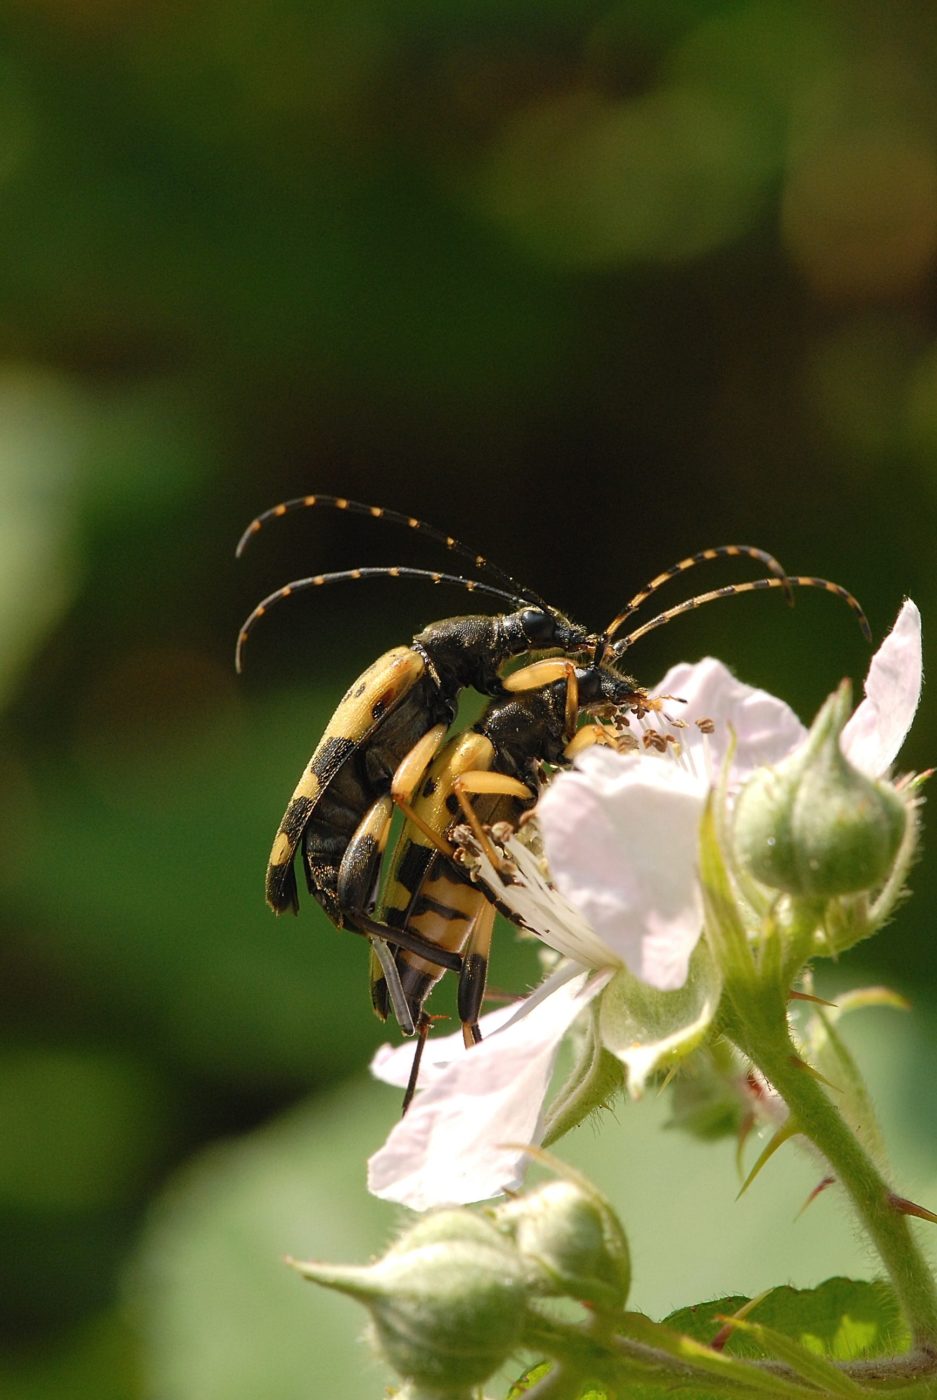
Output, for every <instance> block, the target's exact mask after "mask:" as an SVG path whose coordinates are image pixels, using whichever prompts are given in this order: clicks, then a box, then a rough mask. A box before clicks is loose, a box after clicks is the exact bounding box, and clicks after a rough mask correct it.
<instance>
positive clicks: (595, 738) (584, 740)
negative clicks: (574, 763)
mask: <svg viewBox="0 0 937 1400" xmlns="http://www.w3.org/2000/svg"><path fill="white" fill-rule="evenodd" d="M593 744H604V745H605V746H606V748H615V747H616V743H615V735H614V734H610V733H609V731H608V729H607V728H606V726H605V725H604V724H586V725H583V727H582V729H577V731H576V733H575V734H574V735H573V737H572V738H571V739H570V741H569V743H568V744H567V745H566V748H565V749H564V750H563V758H564V759H566V760H567V761H571V760H572V759H574V758H575V757H576V755H577V753H582V751H583V749H588V748H591V746H592V745H593Z"/></svg>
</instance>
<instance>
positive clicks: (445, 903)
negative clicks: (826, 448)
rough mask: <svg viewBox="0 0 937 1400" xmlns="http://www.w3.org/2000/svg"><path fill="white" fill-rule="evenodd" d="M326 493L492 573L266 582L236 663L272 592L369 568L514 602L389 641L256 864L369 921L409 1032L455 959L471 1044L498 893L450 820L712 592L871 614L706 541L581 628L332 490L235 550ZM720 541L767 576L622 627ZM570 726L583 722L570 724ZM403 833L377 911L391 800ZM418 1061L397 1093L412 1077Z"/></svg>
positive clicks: (506, 784) (375, 972) (510, 798)
mask: <svg viewBox="0 0 937 1400" xmlns="http://www.w3.org/2000/svg"><path fill="white" fill-rule="evenodd" d="M315 506H327V507H331V508H333V509H336V510H340V511H346V512H354V513H358V514H365V515H369V516H371V517H372V518H375V519H383V520H386V521H389V522H391V523H395V524H402V525H404V526H406V527H407V528H409V529H410V530H412V531H414V532H417V533H420V534H423V535H427V536H429V537H430V538H432V539H434V540H435V541H437V542H438V543H440V544H442V545H443V546H444V547H445V548H446V549H447V550H449V551H450V552H452V553H455V554H457V555H460V556H462V557H465V558H468V559H469V560H470V561H471V563H472V566H473V568H474V569H475V570H476V571H477V572H485V573H487V574H488V575H489V577H491V578H493V579H496V580H497V583H494V582H483V581H481V580H479V579H476V578H472V577H469V578H466V577H461V576H458V575H452V574H445V573H439V572H436V571H430V570H426V569H415V568H405V567H402V566H401V567H390V568H362V569H353V570H347V571H342V572H339V573H331V574H319V575H315V576H312V577H309V578H304V579H299V580H296V581H294V582H292V583H290V584H288V585H286V586H285V587H283V588H280V589H278V590H277V591H276V592H275V593H273V594H271V595H270V596H269V597H267V598H265V599H264V600H263V602H262V603H260V604H259V605H258V606H257V607H256V608H255V609H254V611H253V612H252V613H251V614H250V616H249V617H248V619H247V621H246V622H245V624H244V626H243V628H242V630H241V633H240V635H239V637H238V647H237V664H238V668H239V669H240V665H241V661H242V656H243V650H244V646H245V643H246V641H247V638H248V636H249V634H250V632H251V631H252V629H253V627H254V626H255V624H256V623H257V621H258V620H259V619H260V618H261V617H263V616H264V615H265V614H266V612H267V611H268V610H269V608H270V607H271V606H273V605H274V604H275V603H277V602H280V601H281V600H283V599H285V598H287V597H290V596H292V595H293V594H294V593H297V592H300V591H303V590H306V589H311V588H316V587H321V586H324V585H326V584H330V583H335V582H343V581H348V580H360V579H367V578H381V579H387V578H420V579H424V580H429V581H431V582H433V583H436V584H439V583H447V584H452V585H454V586H459V587H462V588H464V589H466V590H468V591H469V592H473V593H478V594H481V595H483V596H487V597H490V598H493V599H497V600H498V601H499V602H500V603H502V605H504V604H507V605H509V606H510V608H511V611H509V612H504V613H501V614H497V615H495V616H484V615H482V616H469V617H453V618H448V619H445V620H443V621H440V622H436V623H433V624H431V625H430V626H429V627H427V628H425V629H424V630H423V631H422V632H420V633H418V634H417V636H415V637H414V639H413V641H412V643H411V644H410V645H409V646H398V647H395V648H393V649H392V650H391V651H388V652H386V653H385V654H384V655H383V656H381V657H380V658H379V659H378V660H377V661H375V662H374V663H373V665H372V666H370V667H369V668H368V669H367V670H366V671H365V672H364V674H363V675H362V676H361V677H359V679H358V680H357V681H355V682H354V684H353V685H352V686H351V687H350V689H349V690H348V691H347V693H346V695H345V696H344V698H343V699H342V701H341V702H340V703H339V706H338V708H337V710H336V711H335V714H334V715H333V716H332V719H331V720H330V721H329V724H328V726H327V728H326V732H325V734H324V735H323V737H322V739H321V740H320V742H319V744H318V745H317V747H316V749H315V751H314V753H313V755H312V758H311V759H310V760H309V763H308V764H307V766H306V768H305V770H304V772H303V774H302V776H301V778H300V780H299V782H298V784H297V786H296V788H295V790H294V792H293V796H292V798H291V799H290V802H289V805H288V806H287V809H286V813H285V815H284V817H283V820H282V821H281V823H280V827H279V829H278V831H277V835H276V838H275V840H274V845H273V850H272V852H271V856H270V861H269V864H268V867H267V901H268V903H269V904H270V905H271V907H272V908H273V909H274V910H275V911H276V912H277V913H282V912H283V911H284V910H286V909H292V910H293V911H294V912H295V911H296V910H297V909H298V903H299V900H298V892H297V886H296V877H295V873H294V862H295V857H296V854H297V852H298V851H301V857H302V863H303V868H304V871H305V876H306V882H307V885H308V888H309V891H310V893H311V894H312V895H313V896H314V897H315V898H316V899H317V900H318V901H319V902H320V904H321V905H322V906H323V908H324V909H325V911H326V913H327V914H328V915H329V917H330V918H331V920H332V921H333V923H335V924H336V925H337V926H338V927H340V928H349V929H351V930H353V931H355V932H358V933H361V934H364V935H366V936H368V937H369V938H370V940H371V947H372V1002H373V1005H374V1007H375V1010H376V1011H377V1013H378V1014H379V1015H380V1016H381V1017H382V1018H383V1017H386V1016H387V1014H388V1011H389V1010H390V1009H392V1010H393V1011H394V1014H395V1017H396V1019H397V1020H398V1022H399V1024H400V1026H401V1029H402V1030H403V1031H404V1033H405V1034H413V1033H414V1032H415V1031H416V1032H419V1033H420V1037H421V1044H422V1039H423V1037H424V1036H425V1032H426V1027H427V1025H428V1024H429V1022H428V1018H427V1017H426V1015H425V1012H424V1010H423V1005H424V1002H425V1000H426V997H427V996H428V994H429V992H430V990H431V989H432V987H433V986H434V985H435V982H436V981H438V979H439V977H440V976H441V975H442V973H443V971H444V970H445V969H452V970H454V971H457V972H458V973H459V1014H460V1018H461V1020H462V1023H463V1032H464V1035H465V1039H466V1043H467V1044H470V1043H472V1042H473V1041H474V1040H475V1039H477V1038H478V1025H477V1022H478V1016H479V1012H480V1008H481V1002H482V998H483V995H484V988H485V978H486V973H487V963H488V949H489V945H490V938H491V926H492V923H493V918H494V907H493V905H492V904H491V902H490V901H489V899H488V897H487V896H486V895H485V893H484V892H483V891H482V890H481V888H480V887H479V886H477V885H474V884H471V882H469V881H468V879H467V876H466V874H465V872H464V871H463V870H462V869H461V868H460V867H459V866H458V865H457V864H456V863H455V862H454V860H453V855H454V848H453V846H452V843H451V841H450V836H449V832H450V828H451V827H452V826H453V825H454V824H455V823H456V822H457V821H458V820H460V819H461V820H465V821H467V822H468V823H469V824H470V825H472V826H473V828H474V829H475V831H476V835H477V837H478V838H479V839H480V840H482V841H484V840H485V836H484V829H483V828H484V825H485V824H489V825H490V824H491V823H492V822H494V821H508V822H510V823H511V824H512V825H516V823H517V820H518V819H519V816H520V814H521V813H522V812H523V811H524V810H526V809H528V808H529V807H531V806H532V805H533V803H534V801H535V800H536V773H537V770H538V766H539V764H540V763H543V762H546V763H551V764H561V763H563V762H567V761H569V758H570V756H571V754H572V753H573V752H574V751H575V750H576V749H577V748H578V747H581V746H582V744H583V743H585V742H588V741H589V740H594V739H601V738H602V737H603V734H602V732H601V727H598V728H596V726H590V727H589V728H588V730H587V731H582V730H578V722H579V719H580V716H581V715H588V714H594V713H595V712H596V711H599V710H608V709H612V710H614V711H616V712H618V713H619V714H624V713H627V712H628V711H634V712H637V713H638V714H641V713H643V712H645V711H646V710H647V709H648V708H649V707H651V705H652V703H653V702H651V701H650V700H649V697H648V696H647V694H646V692H645V691H644V690H643V689H642V688H641V687H639V686H637V685H636V683H635V682H634V681H633V680H632V679H631V678H629V677H627V676H624V675H623V674H622V673H621V672H620V670H619V666H620V662H621V659H622V657H623V655H624V653H625V651H627V649H628V648H629V647H630V646H631V645H632V644H633V643H634V642H635V641H636V640H637V639H638V638H639V637H640V636H643V635H644V634H645V633H647V632H648V631H651V630H652V629H653V628H656V627H659V626H663V625H664V624H665V623H667V622H669V621H670V620H671V619H672V618H673V617H676V616H678V615H679V614H680V613H682V612H685V611H688V610H689V609H691V608H695V607H699V606H700V605H701V604H703V603H706V602H709V601H711V600H713V599H715V598H719V597H729V596H733V595H734V594H737V593H743V592H749V591H752V590H754V589H761V588H781V589H784V590H785V592H786V593H787V595H788V598H789V599H791V598H792V587H793V586H794V585H797V586H801V587H814V588H822V589H824V590H826V591H827V592H831V593H834V594H836V595H837V596H839V597H841V598H843V599H844V600H845V601H846V602H847V603H848V604H849V606H850V607H851V608H852V609H853V611H854V612H855V613H856V614H857V616H858V618H859V621H860V624H861V625H862V627H863V631H864V632H865V633H866V635H867V636H870V632H869V628H868V623H867V621H866V619H865V615H864V614H863V612H862V609H861V608H860V606H859V604H858V603H857V601H856V600H855V598H853V596H852V595H851V594H849V593H847V592H846V590H845V589H843V588H841V587H840V586H839V585H838V584H833V583H830V582H828V581H827V580H825V579H816V578H809V577H797V576H794V577H791V576H788V575H787V574H786V573H785V572H784V570H783V569H782V567H781V565H780V564H779V563H778V562H777V560H775V559H774V558H773V556H771V555H769V554H767V553H765V551H763V550H760V549H756V548H754V547H751V546H742V545H726V546H721V547H718V548H714V549H707V550H703V551H700V552H699V553H697V554H694V555H691V556H689V557H688V558H686V559H682V560H680V561H679V562H678V563H677V564H675V565H673V566H672V567H671V568H670V569H668V570H666V571H665V572H664V573H662V574H659V575H657V577H656V578H654V579H652V580H651V581H650V583H649V584H647V586H646V587H645V588H644V589H642V590H641V591H640V592H639V593H637V594H635V596H634V597H633V598H632V599H631V600H630V602H629V603H628V604H627V605H626V607H625V608H624V609H622V611H621V612H620V613H618V614H617V616H616V617H615V618H614V619H613V620H612V622H611V623H610V624H609V626H608V627H607V628H606V629H605V630H604V632H602V633H599V634H593V633H589V632H588V631H587V630H586V629H585V628H583V627H581V626H579V625H578V624H576V623H574V622H572V621H570V619H568V618H567V617H565V616H564V615H563V614H562V613H561V612H559V611H558V610H557V609H555V608H553V607H552V606H551V605H550V604H548V603H547V602H545V601H544V599H543V598H541V597H540V596H539V595H538V594H537V593H535V592H534V591H533V590H530V589H527V588H523V587H521V586H520V585H519V584H517V583H516V582H515V580H514V579H513V578H511V577H510V575H508V574H506V573H504V572H503V570H501V569H499V568H497V566H495V565H493V564H491V563H489V561H488V560H487V559H485V558H484V556H482V555H480V554H477V553H476V552H474V551H472V550H469V549H468V548H467V547H466V546H465V545H463V544H462V543H461V542H460V541H458V540H456V539H455V538H454V537H452V536H450V535H446V534H443V533H442V532H440V531H438V530H435V529H434V528H433V527H432V526H429V525H427V524H426V523H425V522H424V521H421V520H418V519H417V518H415V517H411V516H404V515H400V514H398V513H397V512H395V511H390V510H385V509H383V508H381V507H377V506H366V505H362V504H360V503H358V502H355V501H349V500H346V499H345V498H343V497H335V496H322V495H319V496H306V497H300V498H298V499H297V500H295V501H288V502H285V503H284V504H282V505H279V506H276V507H274V508H273V509H272V510H269V511H266V512H265V513H264V514H263V515H261V516H258V517H257V519H255V520H254V521H253V522H252V523H251V525H250V526H248V529H247V530H246V531H245V533H244V535H243V536H242V538H241V542H240V544H239V545H238V553H239V554H240V553H241V552H242V550H243V548H244V546H245V545H246V543H247V542H248V540H249V539H250V538H252V537H253V535H255V534H257V533H258V532H259V531H260V530H261V529H262V528H263V527H264V525H265V524H267V523H268V522H269V521H270V520H272V519H275V518H279V517H282V516H284V515H286V514H288V513H290V512H292V511H295V510H299V509H303V508H309V507H315ZM723 556H733V557H738V556H742V557H747V558H752V559H755V560H757V561H759V562H760V563H762V564H764V565H765V566H766V568H767V569H768V570H769V573H770V576H769V577H766V578H761V579H756V580H752V581H748V582H744V583H738V584H730V585H727V586H726V587H724V588H720V589H716V590H712V591H710V592H707V593H703V594H699V595H697V596H696V597H693V598H690V599H688V600H686V601H685V602H683V603H680V604H677V605H676V606H675V607H672V608H669V609H667V610H666V611H664V612H662V613H659V614H658V615H657V616H655V617H653V618H652V619H651V620H650V621H648V622H646V623H645V624H644V625H643V626H641V627H639V628H637V629H636V630H634V631H632V632H630V633H628V634H627V635H626V636H624V637H623V638H621V639H620V640H615V638H616V636H617V634H618V632H619V631H620V629H621V628H622V626H623V625H624V623H625V622H626V621H627V619H629V618H630V617H631V616H632V614H633V613H634V612H635V611H636V610H637V608H638V607H639V606H640V605H641V604H642V603H644V602H645V600H646V599H647V598H649V597H650V596H651V595H652V594H653V593H655V592H656V591H657V589H658V588H660V587H661V586H662V585H663V584H664V583H665V582H667V580H669V579H670V578H673V577H675V576H676V575H678V574H680V573H682V572H684V571H685V570H687V569H689V568H691V567H693V566H694V565H697V564H700V563H703V562H706V561H708V560H711V559H716V558H719V557H723ZM543 652H549V653H559V656H557V657H555V659H552V660H549V661H539V662H534V663H533V664H530V665H527V666H525V667H523V668H522V669H521V670H518V671H514V672H513V674H511V675H509V676H507V677H505V676H502V674H501V672H502V668H503V667H504V665H505V664H506V663H507V662H509V661H511V660H514V659H519V658H524V657H529V656H531V655H532V654H536V653H543ZM469 686H470V687H472V688H474V689H475V690H478V691H479V692H481V693H482V694H484V695H487V696H490V697H494V698H493V699H492V701H491V704H490V705H489V707H488V709H487V711H486V713H485V715H484V716H483V718H482V720H481V721H480V722H479V723H478V724H477V725H476V726H475V728H474V729H473V730H470V731H468V732H467V733H465V734H462V735H458V736H456V737H455V738H453V739H451V740H450V741H449V742H448V744H446V745H445V747H443V744H444V741H445V736H446V733H447V730H448V728H449V726H450V724H451V723H452V721H453V719H454V716H455V709H456V702H457V700H458V696H459V693H460V692H461V691H462V690H463V689H464V688H466V687H469ZM577 731H578V733H577ZM395 807H396V808H398V809H399V810H400V811H401V812H402V814H403V816H404V819H405V826H404V830H403V835H402V837H401V839H400V841H399V843H398V845H397V848H396V850H395V852H394V854H393V856H392V857H391V859H390V866H389V873H387V875H386V878H385V880H384V882H383V883H384V887H385V888H384V898H383V910H382V917H375V908H376V905H377V898H378V889H379V886H380V884H381V876H382V872H383V871H385V868H386V867H385V862H386V860H387V855H386V846H387V840H388V835H389V832H390V827H391V822H392V817H393V812H394V808H395ZM415 1074H416V1066H415V1067H414V1075H413V1076H412V1077H411V1085H410V1088H409V1089H408V1096H407V1101H409V1097H410V1095H411V1094H412V1091H413V1086H414V1084H415Z"/></svg>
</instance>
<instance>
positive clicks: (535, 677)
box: [502, 656, 575, 691]
mask: <svg viewBox="0 0 937 1400" xmlns="http://www.w3.org/2000/svg"><path fill="white" fill-rule="evenodd" d="M569 667H572V662H570V661H567V660H566V658H565V657H563V656H554V657H549V658H548V659H547V660H546V661H532V662H531V664H530V665H529V666H521V668H520V669H519V670H517V671H512V672H511V674H510V675H509V676H505V678H504V680H503V681H502V685H503V686H504V688H505V690H510V691H515V690H539V689H540V687H541V686H543V685H549V684H550V683H551V682H552V681H561V680H564V679H565V677H566V676H567V674H568V670H567V668H569ZM572 669H573V670H575V667H572Z"/></svg>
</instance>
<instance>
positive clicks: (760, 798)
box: [735, 681, 908, 898]
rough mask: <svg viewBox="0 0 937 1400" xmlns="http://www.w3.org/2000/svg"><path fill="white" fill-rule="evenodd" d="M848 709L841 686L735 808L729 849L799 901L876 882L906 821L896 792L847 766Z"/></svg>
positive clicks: (887, 868)
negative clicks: (843, 744) (804, 735)
mask: <svg viewBox="0 0 937 1400" xmlns="http://www.w3.org/2000/svg"><path fill="white" fill-rule="evenodd" d="M850 709H851V690H850V686H849V683H848V681H844V682H843V684H842V685H841V686H840V688H839V690H837V691H836V692H835V694H833V695H831V696H830V698H829V699H828V700H827V702H826V704H825V705H824V706H823V708H822V710H821V711H820V713H819V715H818V716H817V718H816V720H815V721H814V724H813V728H812V729H811V731H810V733H809V734H808V736H807V738H806V740H805V741H804V743H803V744H801V745H800V747H799V748H797V749H795V751H794V752H793V753H792V754H790V755H789V756H788V757H787V758H785V759H784V760H783V761H782V762H781V763H778V764H777V765H776V766H775V767H773V768H762V769H760V770H759V771H758V772H757V773H755V774H754V775H753V776H752V777H751V778H750V779H749V781H748V783H747V784H746V786H745V787H744V788H743V789H742V792H741V793H740V795H739V798H738V801H737V803H736V807H735V848H736V853H737V855H738V858H739V860H740V861H741V863H742V865H743V866H745V867H746V869H747V870H748V871H749V872H750V873H751V874H752V875H754V877H755V879H756V880H760V881H761V883H762V884H763V885H768V886H770V887H771V888H772V889H778V890H784V891H786V892H787V893H788V894H792V895H798V896H800V897H802V898H815V897H819V898H832V897H834V896H835V895H843V894H855V893H858V892H859V891H860V890H868V889H872V888H874V887H875V886H877V885H879V884H881V883H882V881H883V880H884V879H885V878H886V876H887V875H888V873H889V871H890V870H891V867H892V865H893V863H894V860H895V856H896V855H897V853H898V847H899V845H900V844H901V838H902V836H903V834H904V829H905V825H906V823H907V820H908V815H907V811H906V809H905V805H904V803H903V802H902V800H901V798H900V797H899V796H898V794H897V792H896V791H895V789H894V788H893V787H892V786H891V785H890V784H888V783H884V782H874V781H873V780H872V779H871V778H867V777H866V776H865V774H863V773H860V772H859V771H858V770H857V769H856V768H853V767H852V765H851V764H850V763H849V762H848V761H847V759H846V758H845V756H844V755H843V751H842V749H841V748H840V743H839V736H840V734H841V733H842V729H843V726H844V724H845V723H846V720H847V719H848V718H849V713H850Z"/></svg>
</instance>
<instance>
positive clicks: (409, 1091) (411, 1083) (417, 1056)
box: [400, 1011, 431, 1118]
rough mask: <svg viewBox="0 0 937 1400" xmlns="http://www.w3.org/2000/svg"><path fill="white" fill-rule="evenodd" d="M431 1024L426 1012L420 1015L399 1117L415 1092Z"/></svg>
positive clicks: (405, 1109) (408, 1105) (411, 1100)
mask: <svg viewBox="0 0 937 1400" xmlns="http://www.w3.org/2000/svg"><path fill="white" fill-rule="evenodd" d="M430 1025H431V1018H430V1017H429V1016H427V1014H426V1012H425V1011H424V1012H422V1013H421V1015H420V1024H419V1025H418V1026H417V1028H416V1033H417V1036H418V1037H419V1038H418V1040H417V1042H416V1049H415V1050H414V1052H413V1064H412V1065H411V1066H410V1078H409V1079H408V1080H407V1087H406V1090H405V1092H404V1096H403V1105H402V1107H401V1109H400V1116H401V1118H402V1117H403V1115H404V1114H405V1113H406V1111H407V1109H408V1108H409V1107H410V1104H411V1103H412V1102H413V1095H414V1094H415V1093H416V1082H417V1080H418V1079H419V1077H420V1061H421V1060H422V1059H423V1050H424V1047H425V1046H426V1035H427V1032H428V1031H429V1028H430Z"/></svg>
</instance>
